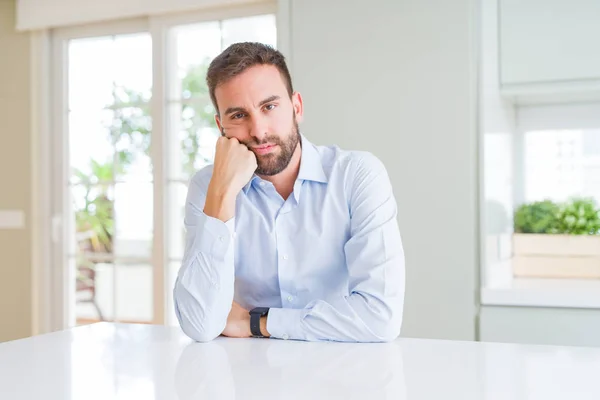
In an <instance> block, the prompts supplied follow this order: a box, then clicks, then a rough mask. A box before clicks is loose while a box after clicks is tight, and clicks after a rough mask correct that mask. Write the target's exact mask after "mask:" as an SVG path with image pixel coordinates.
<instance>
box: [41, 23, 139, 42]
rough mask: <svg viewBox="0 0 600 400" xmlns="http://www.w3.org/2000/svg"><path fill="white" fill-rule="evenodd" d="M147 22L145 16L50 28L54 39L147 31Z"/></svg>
mask: <svg viewBox="0 0 600 400" xmlns="http://www.w3.org/2000/svg"><path fill="white" fill-rule="evenodd" d="M148 29H149V23H148V19H146V18H135V19H127V20H120V21H111V22H103V23H92V24H87V25H82V26H73V27H67V28H56V29H53V30H52V36H53V38H54V39H55V40H57V41H61V40H70V39H82V38H91V37H98V36H113V35H128V34H135V33H143V32H148Z"/></svg>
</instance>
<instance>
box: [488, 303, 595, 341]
mask: <svg viewBox="0 0 600 400" xmlns="http://www.w3.org/2000/svg"><path fill="white" fill-rule="evenodd" d="M599 332H600V310H593V309H577V308H541V307H494V306H484V307H482V310H481V340H482V341H485V342H504V343H527V344H548V345H558V346H596V347H600V334H599Z"/></svg>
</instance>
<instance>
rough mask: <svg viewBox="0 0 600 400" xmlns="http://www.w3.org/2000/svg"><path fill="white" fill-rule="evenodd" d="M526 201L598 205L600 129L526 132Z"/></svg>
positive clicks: (599, 193)
mask: <svg viewBox="0 0 600 400" xmlns="http://www.w3.org/2000/svg"><path fill="white" fill-rule="evenodd" d="M524 135H525V137H524V141H525V149H524V153H525V157H524V161H525V171H524V174H525V183H524V188H525V201H526V202H533V201H541V200H544V199H550V200H553V201H556V202H562V201H566V200H568V199H569V198H571V197H573V196H578V197H592V198H594V199H595V200H596V202H597V203H598V204H600V129H577V130H575V129H571V130H531V131H527V132H525V134H524Z"/></svg>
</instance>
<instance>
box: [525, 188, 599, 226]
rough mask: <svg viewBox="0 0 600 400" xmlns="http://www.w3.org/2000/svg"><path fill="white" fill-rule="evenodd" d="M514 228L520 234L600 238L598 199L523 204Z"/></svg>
mask: <svg viewBox="0 0 600 400" xmlns="http://www.w3.org/2000/svg"><path fill="white" fill-rule="evenodd" d="M514 228H515V232H516V233H547V234H563V235H598V234H600V209H599V208H598V206H597V205H596V202H595V201H594V199H592V198H584V197H574V198H571V199H569V200H568V201H566V202H562V203H554V202H552V201H550V200H544V201H538V202H533V203H528V204H523V205H521V206H520V207H519V208H518V209H517V210H516V212H515V218H514Z"/></svg>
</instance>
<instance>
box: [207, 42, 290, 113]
mask: <svg viewBox="0 0 600 400" xmlns="http://www.w3.org/2000/svg"><path fill="white" fill-rule="evenodd" d="M255 65H273V66H275V67H277V69H278V70H279V73H280V74H281V77H282V78H283V82H284V83H285V85H286V87H287V91H288V94H289V96H290V97H291V96H292V94H293V93H294V89H293V87H292V77H291V76H290V72H289V70H288V68H287V65H286V63H285V57H284V56H283V54H281V52H280V51H278V50H276V49H274V48H273V47H271V46H269V45H266V44H263V43H255V42H244V43H234V44H232V45H231V46H229V47H228V48H226V49H225V50H224V51H223V52H222V53H221V54H219V55H218V56H217V57H216V58H215V59H214V60H212V62H211V63H210V65H209V67H208V71H207V73H206V83H207V84H208V91H209V93H210V99H211V101H212V103H213V105H214V106H215V110H217V113H219V108H218V106H217V99H216V98H215V89H216V88H217V86H219V85H221V84H223V83H225V82H227V81H228V80H230V79H232V78H233V77H235V76H237V75H239V74H241V73H242V72H244V71H245V70H247V69H248V68H250V67H253V66H255Z"/></svg>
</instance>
